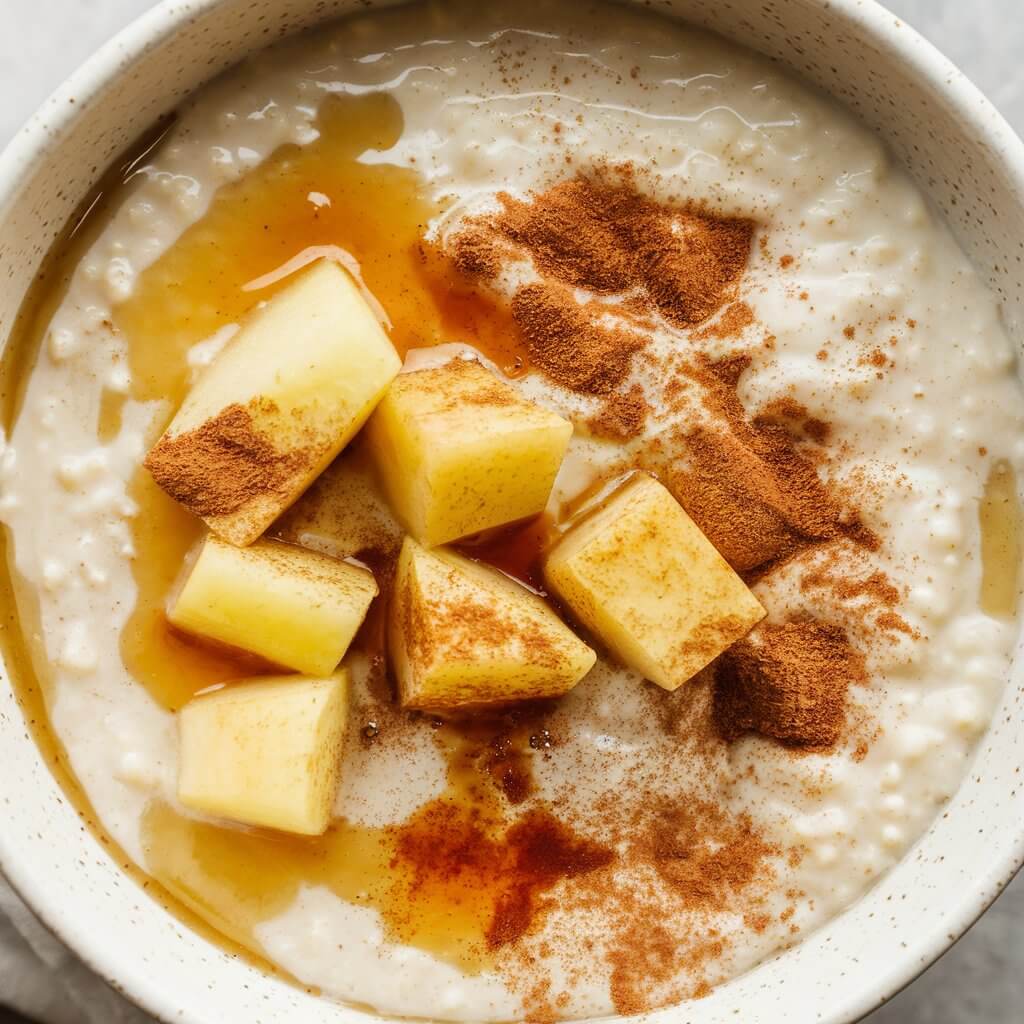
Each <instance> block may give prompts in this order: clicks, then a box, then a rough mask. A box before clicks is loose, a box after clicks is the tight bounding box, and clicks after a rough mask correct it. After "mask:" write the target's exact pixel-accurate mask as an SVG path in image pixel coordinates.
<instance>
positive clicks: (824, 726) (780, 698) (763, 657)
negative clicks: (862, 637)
mask: <svg viewBox="0 0 1024 1024" xmlns="http://www.w3.org/2000/svg"><path fill="white" fill-rule="evenodd" d="M714 671H715V723H716V725H717V726H718V729H719V731H720V732H721V734H722V736H723V738H725V739H727V740H733V739H737V738H738V737H740V736H742V735H744V734H745V733H747V732H759V733H762V734H763V735H765V736H770V737H772V738H773V739H777V740H780V741H782V742H783V743H786V744H789V745H791V746H794V747H806V748H824V747H829V746H832V745H833V744H834V743H835V742H836V740H837V739H838V738H839V734H840V732H841V730H842V727H843V723H844V721H845V718H846V695H847V691H848V690H849V688H850V686H851V685H853V684H854V683H861V682H864V681H865V678H866V676H865V669H864V658H863V656H862V655H861V654H859V653H858V652H857V651H856V650H854V648H853V647H852V646H851V645H850V643H849V641H848V640H847V638H846V634H845V633H844V632H843V630H842V629H840V628H839V627H838V626H833V625H830V624H828V623H821V622H794V623H789V624H787V625H782V626H773V625H769V626H762V627H761V628H759V629H757V630H755V631H754V633H752V634H751V635H750V636H749V637H747V638H746V639H744V640H741V641H740V642H739V643H738V644H735V645H734V646H733V647H732V648H730V650H728V651H726V653H725V654H723V655H722V656H721V657H720V658H719V659H718V661H717V662H716V663H715V669H714Z"/></svg>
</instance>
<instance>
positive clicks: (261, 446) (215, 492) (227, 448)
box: [144, 399, 311, 516]
mask: <svg viewBox="0 0 1024 1024" xmlns="http://www.w3.org/2000/svg"><path fill="white" fill-rule="evenodd" d="M256 411H259V412H260V413H262V414H264V415H266V414H273V413H275V412H276V411H277V407H276V405H274V403H272V402H269V401H267V400H266V399H253V400H252V401H251V402H250V403H249V404H248V405H246V406H243V405H239V404H237V403H235V404H233V405H229V406H227V407H226V408H224V409H223V410H222V411H221V412H220V413H218V414H217V415H216V416H215V417H214V418H213V419H210V420H207V421H206V422H205V423H203V424H202V425H201V426H199V427H196V428H195V429H194V430H189V431H187V432H185V433H183V434H179V435H177V436H176V437H168V436H167V435H166V434H165V435H164V436H163V437H162V438H160V440H159V441H158V442H157V444H156V445H155V446H154V447H153V449H152V450H151V451H150V453H149V454H148V455H147V456H146V459H145V462H144V465H145V467H146V469H148V470H149V472H150V474H151V475H152V477H153V479H154V480H155V481H156V482H157V484H159V485H160V487H162V488H163V489H164V490H165V491H166V492H167V493H168V494H169V495H170V496H171V497H172V498H174V499H175V501H178V502H180V503H181V504H182V505H184V506H185V507H186V508H187V509H189V511H191V512H193V513H195V514H196V515H198V516H224V515H231V514H232V513H234V512H237V511H239V509H242V508H244V507H245V506H246V505H247V504H248V503H249V502H250V501H252V500H253V499H254V498H256V497H259V496H263V495H269V494H275V493H277V492H278V491H280V490H281V489H282V488H283V487H285V486H286V485H287V484H288V483H289V481H291V480H292V479H293V478H294V476H295V474H296V473H298V472H300V471H301V469H302V468H303V467H304V466H305V465H307V464H308V462H309V459H310V458H311V455H310V453H309V452H307V451H303V450H299V451H292V452H287V453H285V452H280V451H278V449H277V448H275V447H274V445H273V443H272V442H271V441H270V440H269V439H268V438H267V437H265V436H264V435H263V434H262V433H261V432H260V431H259V430H257V428H256V424H255V422H254V419H253V413H254V412H256Z"/></svg>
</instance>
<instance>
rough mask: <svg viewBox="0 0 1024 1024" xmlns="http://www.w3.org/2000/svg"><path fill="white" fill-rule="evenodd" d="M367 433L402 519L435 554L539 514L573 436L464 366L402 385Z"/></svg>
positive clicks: (400, 381)
mask: <svg viewBox="0 0 1024 1024" xmlns="http://www.w3.org/2000/svg"><path fill="white" fill-rule="evenodd" d="M367 430H368V432H369V438H370V445H371V448H372V450H373V452H374V455H375V458H376V461H377V466H378V469H379V472H380V475H381V478H382V480H383V483H384V487H385V490H386V492H387V494H388V497H389V498H390V500H391V503H392V506H393V507H394V509H395V512H396V514H397V515H398V517H399V518H400V519H401V520H402V521H403V522H404V524H405V526H406V527H407V528H408V530H409V532H410V533H411V534H412V535H413V536H414V537H415V538H416V539H417V540H419V541H420V542H421V543H423V544H427V545H428V546H431V547H433V546H434V545H436V544H444V543H447V542H448V541H452V540H457V539H458V538H459V537H465V536H467V535H469V534H472V533H479V532H480V531H481V530H487V529H490V528H491V527H495V526H501V525H503V524H505V523H511V522H514V521H515V520H517V519H525V518H526V517H528V516H532V515H536V514H537V513H539V512H541V511H543V509H544V506H545V505H546V504H547V500H548V496H549V494H550V493H551V487H552V484H553V483H554V481H555V475H556V474H557V473H558V468H559V466H560V465H561V463H562V458H563V457H564V455H565V450H566V447H567V446H568V444H569V438H570V437H571V436H572V424H571V423H569V422H568V421H567V420H564V419H562V418H561V417H560V416H556V415H555V414H554V413H552V412H548V410H546V409H543V408H541V407H540V406H539V405H535V404H534V403H533V402H529V401H527V400H526V399H525V398H523V397H521V396H520V395H519V393H518V392H517V391H516V390H515V388H513V387H512V386H511V385H509V384H507V383H506V382H504V381H502V380H499V379H498V378H497V377H495V376H494V374H493V373H491V372H490V371H489V370H486V369H485V368H484V367H483V366H481V365H480V363H478V362H476V361H473V360H467V359H454V360H452V361H451V362H450V363H448V364H447V365H446V366H441V367H437V368H432V369H425V370H416V371H413V372H410V373H403V374H401V375H399V376H398V377H396V378H395V381H394V383H393V384H392V385H391V387H390V388H389V389H388V392H387V394H386V395H385V396H384V398H383V400H382V401H381V403H380V405H379V406H378V407H377V410H376V412H375V413H374V415H373V416H372V417H371V419H370V422H369V425H368V427H367Z"/></svg>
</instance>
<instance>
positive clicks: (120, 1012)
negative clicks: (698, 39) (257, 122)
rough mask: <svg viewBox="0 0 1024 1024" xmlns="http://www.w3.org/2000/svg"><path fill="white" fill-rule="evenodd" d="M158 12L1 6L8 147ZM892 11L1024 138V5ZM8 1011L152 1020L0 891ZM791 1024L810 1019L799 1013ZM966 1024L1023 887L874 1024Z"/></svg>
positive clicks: (1012, 0) (998, 989) (1016, 1017)
mask: <svg viewBox="0 0 1024 1024" xmlns="http://www.w3.org/2000/svg"><path fill="white" fill-rule="evenodd" d="M152 2H153V0H0V84H2V86H3V92H4V102H3V104H2V105H0V144H2V143H3V142H5V141H6V140H7V139H8V138H9V137H10V136H11V135H13V134H14V132H15V131H16V130H17V128H18V127H19V126H20V125H21V123H22V122H23V121H24V120H25V119H26V118H27V117H28V116H29V114H30V113H31V112H32V111H33V110H34V109H35V108H36V107H37V106H38V105H39V104H40V103H42V101H43V100H44V99H45V98H46V96H47V95H48V94H49V93H50V91H51V90H52V89H53V88H55V87H56V86H57V85H58V84H59V83H60V81H61V80H62V79H63V78H64V77H65V76H66V75H67V74H68V73H69V72H70V71H72V70H73V69H74V68H75V67H76V66H77V65H78V64H79V63H81V61H82V60H84V59H85V58H86V57H87V56H88V55H89V54H90V53H91V52H92V51H93V50H95V49H96V48H97V47H98V46H99V45H100V44H101V43H102V42H104V40H106V39H107V38H109V37H110V36H111V35H112V34H113V33H114V32H116V31H117V30H118V29H120V28H121V27H122V26H124V25H125V24H127V23H128V22H129V21H130V20H131V19H132V18H134V17H135V16H136V15H138V14H140V13H141V12H142V11H144V10H146V9H147V8H148V7H150V6H151V5H152ZM750 2H751V3H753V2H755V0H750ZM888 6H889V8H890V9H891V10H893V11H894V12H895V13H896V14H898V15H900V16H901V17H903V18H904V19H906V21H908V22H909V23H910V24H911V25H913V26H914V27H915V28H917V29H918V30H919V31H921V32H922V33H923V34H924V35H925V36H927V37H928V38H929V39H931V40H932V41H933V42H934V43H935V44H936V45H937V46H938V47H939V49H940V50H942V51H943V52H945V53H946V54H947V56H949V57H951V58H952V59H953V60H954V61H955V62H956V63H957V64H959V66H960V67H961V68H962V69H963V70H964V71H965V72H966V73H967V74H968V75H969V76H970V77H971V78H972V79H973V80H974V81H975V82H976V83H977V84H978V85H979V86H980V87H981V88H982V89H983V90H984V91H985V92H986V93H987V94H988V96H989V97H990V98H991V99H992V100H993V101H994V102H995V103H996V105H997V106H998V107H999V108H1000V109H1001V110H1002V112H1003V114H1004V115H1005V116H1006V117H1007V118H1008V119H1009V121H1010V122H1011V124H1013V125H1014V127H1015V128H1016V129H1017V130H1018V131H1019V132H1021V133H1022V134H1024V60H1022V59H1021V54H1022V53H1024V2H1022V0H889V2H888ZM0 885H2V883H0ZM4 911H6V916H5V915H4V913H3V912H4ZM12 920H13V921H14V922H15V923H16V926H15V924H12V923H11V922H12ZM2 1005H8V1006H11V1007H12V1008H15V1009H18V1010H20V1011H22V1012H24V1013H27V1014H29V1015H31V1016H32V1017H34V1018H36V1019H38V1020H40V1021H45V1022H47V1024H50V1022H52V1024H85V1022H88V1024H93V1022H95V1024H114V1022H115V1021H123V1022H128V1021H131V1022H132V1024H142V1022H143V1021H144V1020H145V1018H144V1017H143V1015H141V1014H138V1013H137V1012H135V1011H133V1010H132V1009H131V1008H128V1007H123V1006H121V1005H120V1003H119V1000H118V997H117V996H115V995H114V993H113V992H111V991H110V990H109V989H107V988H106V987H105V986H103V985H102V983H101V982H98V981H97V980H96V979H93V978H92V977H91V976H90V975H89V974H88V972H87V971H86V970H85V969H84V968H82V967H81V966H80V965H78V964H76V963H75V962H74V961H73V959H72V958H71V957H69V956H68V954H67V953H66V952H65V951H64V950H63V949H61V947H60V946H59V945H58V944H57V943H56V942H54V941H53V940H52V939H51V938H50V937H49V936H48V935H46V934H45V933H44V932H43V931H42V930H41V929H40V928H39V927H38V925H35V924H34V922H33V921H32V919H31V917H30V916H29V915H28V914H27V913H26V912H25V911H24V909H23V908H21V907H20V906H19V905H18V904H17V902H16V901H15V900H14V898H13V897H12V896H11V895H10V894H8V893H6V892H5V891H3V890H2V889H0V1006H2ZM2 1019H3V1014H2V1011H0V1020H2ZM793 1019H794V1020H795V1021H799V1020H800V1014H799V1008H798V1007H794V1015H793ZM968 1021H970V1022H979V1024H1020V1022H1021V1021H1024V876H1022V877H1020V878H1018V879H1017V881H1016V882H1015V883H1013V884H1012V885H1011V886H1010V887H1009V889H1008V890H1007V891H1006V892H1005V893H1004V894H1003V896H1002V897H1001V898H1000V899H999V900H998V901H997V903H996V904H995V905H994V906H993V907H992V909H991V910H989V912H988V913H987V914H986V915H985V916H984V917H983V918H982V919H981V921H979V923H978V924H977V925H976V926H975V927H974V929H973V930H972V931H971V932H970V933H969V934H968V935H967V936H966V937H965V938H964V939H963V940H962V941H961V942H959V943H958V944H957V945H956V946H955V947H954V948H953V949H952V950H951V951H950V952H949V953H948V954H947V955H946V956H945V957H943V959H942V960H941V961H939V963H938V964H936V965H935V966H934V967H933V968H932V969H931V970H930V971H928V972H927V974H925V975H924V976H923V977H921V978H920V979H918V980H917V981H916V982H914V983H913V984H912V985H911V986H910V987H909V988H907V989H906V990H905V991H904V992H903V993H902V994H900V995H899V996H897V997H896V998H895V999H893V1000H892V1001H891V1002H890V1003H889V1004H888V1005H887V1006H886V1007H884V1008H883V1009H881V1010H879V1011H877V1012H876V1013H875V1014H874V1015H873V1016H872V1018H871V1022H872V1024H967V1022H968ZM800 1024H803V1022H800Z"/></svg>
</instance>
